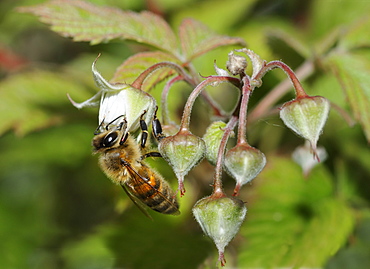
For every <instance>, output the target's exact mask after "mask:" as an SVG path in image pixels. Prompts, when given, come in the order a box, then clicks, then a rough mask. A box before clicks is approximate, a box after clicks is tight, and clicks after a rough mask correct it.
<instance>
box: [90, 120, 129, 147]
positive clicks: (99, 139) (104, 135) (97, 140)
mask: <svg viewBox="0 0 370 269" xmlns="http://www.w3.org/2000/svg"><path fill="white" fill-rule="evenodd" d="M122 117H123V116H120V117H118V118H117V119H115V120H114V121H112V122H110V123H108V124H107V125H106V126H103V123H101V124H100V125H99V126H98V128H97V129H96V131H95V133H94V134H95V137H94V138H93V141H92V145H93V147H94V151H95V152H97V151H99V150H102V149H108V148H115V147H118V146H119V145H122V144H123V143H124V142H125V141H126V139H127V135H128V133H127V132H126V125H127V124H126V120H125V119H124V118H123V120H122V121H121V122H120V123H119V124H118V125H114V126H113V125H112V123H113V122H115V121H116V120H118V119H119V118H122ZM101 130H103V131H101Z"/></svg>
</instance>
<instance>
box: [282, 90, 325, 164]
mask: <svg viewBox="0 0 370 269" xmlns="http://www.w3.org/2000/svg"><path fill="white" fill-rule="evenodd" d="M329 109H330V103H329V101H328V100H327V99H326V98H324V97H322V96H312V97H310V96H306V97H303V98H297V99H294V100H292V101H290V102H287V103H285V104H284V105H283V106H282V107H281V110H280V118H281V119H282V120H283V122H284V124H285V125H286V126H288V127H289V128H290V129H292V130H293V131H294V132H296V133H297V134H298V135H299V136H302V137H303V138H305V139H307V140H308V141H309V142H310V144H311V148H312V150H313V152H314V156H315V157H316V158H317V159H318V156H317V152H316V144H317V141H318V139H319V136H320V134H321V132H322V129H323V127H324V125H325V122H326V120H327V118H328V114H329ZM318 160H319V159H318Z"/></svg>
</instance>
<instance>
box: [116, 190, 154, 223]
mask: <svg viewBox="0 0 370 269" xmlns="http://www.w3.org/2000/svg"><path fill="white" fill-rule="evenodd" d="M121 186H122V188H123V190H124V191H125V192H126V193H127V196H128V197H130V199H131V201H132V202H134V204H135V205H136V206H137V207H138V208H139V209H140V211H141V212H143V213H144V215H145V216H147V217H148V218H150V219H151V220H153V218H152V216H150V215H149V213H148V211H147V210H146V208H147V207H146V205H145V204H144V203H143V202H141V201H140V200H139V199H138V198H137V197H136V196H135V195H133V194H132V193H131V191H130V188H129V187H128V186H126V185H125V184H121Z"/></svg>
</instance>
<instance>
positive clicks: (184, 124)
mask: <svg viewBox="0 0 370 269" xmlns="http://www.w3.org/2000/svg"><path fill="white" fill-rule="evenodd" d="M222 82H229V83H231V84H233V85H235V86H236V87H238V88H239V87H240V80H239V79H237V78H234V77H228V76H225V77H223V76H210V77H207V78H206V79H205V80H203V81H202V82H201V83H199V84H198V86H196V87H195V89H194V90H193V91H192V92H191V94H190V95H189V97H188V100H187V101H186V104H185V107H184V112H183V114H182V119H181V127H180V129H181V130H182V129H184V130H188V129H189V124H190V115H191V110H192V108H193V105H194V102H195V100H196V99H197V97H198V96H199V94H200V93H201V92H202V91H203V90H204V89H205V87H206V86H208V85H210V84H214V83H222Z"/></svg>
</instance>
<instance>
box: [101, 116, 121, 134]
mask: <svg viewBox="0 0 370 269" xmlns="http://www.w3.org/2000/svg"><path fill="white" fill-rule="evenodd" d="M122 117H123V118H124V117H125V116H124V115H121V116H118V117H117V118H115V119H114V120H112V121H111V122H110V123H108V124H107V126H106V127H105V128H106V129H107V131H108V127H109V125H111V124H113V122H115V121H116V120H118V119H119V118H122ZM124 121H125V122H126V119H124ZM120 127H121V128H122V123H120ZM119 129H120V128H119Z"/></svg>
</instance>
